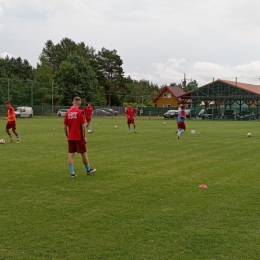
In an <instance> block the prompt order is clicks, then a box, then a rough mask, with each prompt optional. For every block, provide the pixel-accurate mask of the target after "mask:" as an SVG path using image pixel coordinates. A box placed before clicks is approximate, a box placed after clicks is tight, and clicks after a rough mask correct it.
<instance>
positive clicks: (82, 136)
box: [64, 97, 96, 178]
mask: <svg viewBox="0 0 260 260" xmlns="http://www.w3.org/2000/svg"><path fill="white" fill-rule="evenodd" d="M80 105H81V98H80V97H75V98H74V100H73V107H71V108H70V110H69V111H68V112H67V113H66V114H65V118H64V131H65V134H66V136H67V138H68V151H69V158H68V165H69V170H70V175H71V177H72V178H76V177H77V175H76V174H75V172H74V154H75V153H76V152H77V153H80V154H81V156H82V162H83V164H84V165H85V168H86V171H87V174H88V175H90V174H92V173H94V172H95V171H96V169H91V168H90V165H89V160H88V155H87V149H86V143H87V138H86V119H85V116H84V114H83V111H82V110H80V109H79V107H80Z"/></svg>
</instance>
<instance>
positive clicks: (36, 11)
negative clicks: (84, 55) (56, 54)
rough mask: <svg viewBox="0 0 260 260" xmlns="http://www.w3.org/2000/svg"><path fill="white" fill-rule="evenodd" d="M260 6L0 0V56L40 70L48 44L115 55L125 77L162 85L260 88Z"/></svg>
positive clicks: (210, 1) (208, 1) (209, 1)
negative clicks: (66, 42)
mask: <svg viewBox="0 0 260 260" xmlns="http://www.w3.org/2000/svg"><path fill="white" fill-rule="evenodd" d="M259 10H260V1H259V0H0V56H1V57H5V56H6V55H9V56H13V57H21V58H22V59H27V60H28V61H29V62H30V64H31V65H32V66H33V67H36V64H37V62H38V57H39V55H40V53H41V51H42V49H43V47H44V44H45V42H46V41H47V40H49V39H50V40H52V41H53V42H54V44H57V43H58V42H60V41H61V39H62V38H65V37H68V38H70V39H72V40H73V41H75V42H77V43H79V42H82V41H83V42H85V44H86V45H88V46H92V47H94V48H95V49H96V50H97V51H98V50H100V49H101V48H102V47H105V48H106V49H109V50H113V49H115V50H117V53H118V55H119V56H120V57H121V59H122V60H123V62H124V64H123V69H124V72H125V75H130V76H131V77H132V78H134V79H146V80H149V81H152V82H153V83H156V84H158V85H160V86H161V85H164V84H170V83H171V82H175V83H180V82H181V80H182V79H183V76H184V74H186V77H187V79H188V80H190V79H195V80H197V82H198V84H199V86H201V85H203V84H206V83H209V82H210V81H212V80H213V78H214V79H215V80H216V79H227V80H234V81H235V80H236V77H237V80H238V81H239V82H245V83H252V84H257V85H260V80H259V78H260V15H259Z"/></svg>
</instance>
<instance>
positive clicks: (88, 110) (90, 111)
mask: <svg viewBox="0 0 260 260" xmlns="http://www.w3.org/2000/svg"><path fill="white" fill-rule="evenodd" d="M83 111H84V113H85V117H86V121H87V128H88V130H90V131H89V133H93V132H94V131H93V130H92V126H91V123H90V121H91V116H92V115H93V107H92V106H91V103H88V105H86V106H85V108H84V109H83Z"/></svg>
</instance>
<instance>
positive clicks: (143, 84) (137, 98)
mask: <svg viewBox="0 0 260 260" xmlns="http://www.w3.org/2000/svg"><path fill="white" fill-rule="evenodd" d="M125 89H126V92H125V98H124V102H125V103H129V102H132V103H136V104H139V106H142V105H144V106H154V104H153V103H152V100H153V98H154V97H155V96H156V95H157V94H158V93H159V86H158V85H157V84H153V83H152V82H149V81H148V80H144V79H142V80H133V79H131V77H130V76H129V77H127V78H126V88H125Z"/></svg>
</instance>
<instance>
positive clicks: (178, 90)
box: [153, 86, 185, 102]
mask: <svg viewBox="0 0 260 260" xmlns="http://www.w3.org/2000/svg"><path fill="white" fill-rule="evenodd" d="M166 89H168V90H169V91H170V92H171V93H172V94H173V95H174V96H175V97H176V98H177V97H179V96H181V95H183V94H185V92H184V91H183V90H182V89H181V88H180V87H173V86H165V87H163V88H162V89H161V91H160V92H159V93H158V94H157V96H156V97H155V98H154V99H153V102H155V101H156V100H157V99H158V98H159V96H160V95H161V94H162V93H163V92H164V91H165V90H166Z"/></svg>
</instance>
